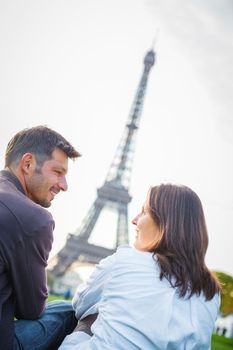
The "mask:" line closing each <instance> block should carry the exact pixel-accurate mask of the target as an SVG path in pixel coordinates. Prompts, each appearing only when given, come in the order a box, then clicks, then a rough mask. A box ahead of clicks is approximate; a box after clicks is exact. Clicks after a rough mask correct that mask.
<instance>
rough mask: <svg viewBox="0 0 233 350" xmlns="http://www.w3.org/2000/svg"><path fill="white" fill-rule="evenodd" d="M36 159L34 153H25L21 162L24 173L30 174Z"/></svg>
mask: <svg viewBox="0 0 233 350" xmlns="http://www.w3.org/2000/svg"><path fill="white" fill-rule="evenodd" d="M34 163H35V158H34V156H33V155H32V153H25V154H24V155H23V156H22V158H21V160H20V167H21V169H22V171H23V172H24V173H26V174H29V173H30V172H31V171H32V169H33V168H34Z"/></svg>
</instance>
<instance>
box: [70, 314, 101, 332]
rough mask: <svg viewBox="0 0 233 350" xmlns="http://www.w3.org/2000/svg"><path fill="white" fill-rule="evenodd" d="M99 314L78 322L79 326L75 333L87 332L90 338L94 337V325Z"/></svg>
mask: <svg viewBox="0 0 233 350" xmlns="http://www.w3.org/2000/svg"><path fill="white" fill-rule="evenodd" d="M97 316H98V314H93V315H89V316H87V317H85V318H83V319H82V320H80V321H79V322H78V325H77V326H76V328H75V329H74V332H79V331H81V332H85V333H87V334H89V335H90V336H92V335H93V333H92V331H91V326H92V323H93V322H95V320H96V319H97Z"/></svg>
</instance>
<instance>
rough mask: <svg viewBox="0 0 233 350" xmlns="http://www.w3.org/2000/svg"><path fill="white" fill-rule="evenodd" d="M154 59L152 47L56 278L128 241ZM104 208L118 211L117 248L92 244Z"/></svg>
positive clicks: (61, 255)
mask: <svg viewBox="0 0 233 350" xmlns="http://www.w3.org/2000/svg"><path fill="white" fill-rule="evenodd" d="M154 62H155V52H154V50H153V48H152V49H151V50H149V51H148V52H147V54H146V55H145V58H144V69H143V72H142V76H141V79H140V82H139V85H138V89H137V91H136V95H135V98H134V101H133V104H132V107H131V110H130V113H129V117H128V120H127V123H126V126H125V129H124V132H123V136H122V138H121V140H120V143H119V145H118V147H117V149H116V152H115V155H114V158H113V161H112V164H111V166H110V168H109V171H108V173H107V176H106V179H105V181H104V184H103V186H102V187H100V188H98V189H97V197H96V199H95V201H94V203H93V204H92V206H91V208H90V210H89V211H88V213H87V215H86V217H85V218H84V220H83V221H82V223H81V226H80V227H79V228H78V230H77V231H76V232H75V233H73V234H68V236H67V241H66V244H65V246H64V248H62V249H61V250H60V252H59V253H58V254H57V255H56V256H55V257H54V259H53V260H55V261H56V263H55V264H54V267H53V269H52V271H51V272H52V274H53V275H54V276H56V277H58V276H61V275H63V274H64V273H65V272H66V271H67V270H68V268H70V266H71V265H72V264H73V263H75V262H77V261H79V262H85V263H90V264H96V263H98V262H99V261H100V260H101V259H102V258H105V257H107V256H108V255H110V254H112V253H114V252H115V250H116V248H117V247H118V246H119V245H121V244H127V243H129V237H128V204H129V202H130V201H131V199H132V198H131V196H130V194H129V185H130V177H131V173H132V162H133V155H134V151H135V136H136V133H137V130H138V128H139V122H140V117H141V113H142V107H143V101H144V97H145V92H146V87H147V81H148V76H149V73H150V69H151V67H152V66H153V65H154ZM104 208H105V209H106V208H108V209H113V208H114V210H116V212H117V213H118V218H117V229H116V242H115V247H114V249H109V248H105V247H102V246H97V245H95V244H91V243H89V239H90V236H91V234H92V231H93V229H94V227H95V225H96V222H97V220H98V218H99V216H100V213H101V211H102V210H103V209H104Z"/></svg>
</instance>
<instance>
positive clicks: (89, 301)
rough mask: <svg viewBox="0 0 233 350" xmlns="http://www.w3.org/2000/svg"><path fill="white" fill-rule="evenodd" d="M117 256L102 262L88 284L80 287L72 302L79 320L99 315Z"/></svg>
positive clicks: (111, 256) (114, 255)
mask: <svg viewBox="0 0 233 350" xmlns="http://www.w3.org/2000/svg"><path fill="white" fill-rule="evenodd" d="M115 259H116V254H113V255H110V256H109V257H107V258H105V259H103V260H101V262H100V263H99V264H98V265H97V266H96V268H95V270H94V272H93V273H92V275H91V276H90V278H89V280H88V281H87V282H86V283H83V284H81V285H80V286H78V288H77V290H76V292H75V295H74V297H73V300H72V305H73V308H74V310H75V315H76V318H77V319H82V318H84V317H86V316H88V315H91V314H94V313H98V308H99V302H100V300H101V297H102V292H103V288H104V285H105V284H106V283H107V281H108V279H109V278H110V276H111V268H112V265H113V264H114V263H115Z"/></svg>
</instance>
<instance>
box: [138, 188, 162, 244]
mask: <svg viewBox="0 0 233 350" xmlns="http://www.w3.org/2000/svg"><path fill="white" fill-rule="evenodd" d="M149 196H150V194H148V196H147V199H146V202H145V204H144V205H143V207H142V210H141V212H140V213H139V214H138V215H137V216H136V217H135V218H134V219H133V220H132V224H134V225H135V226H136V238H135V242H134V247H135V248H136V249H138V250H141V251H153V249H154V246H155V244H156V243H157V241H158V238H159V227H158V226H157V225H156V223H155V221H154V220H153V218H152V216H151V214H150V211H149Z"/></svg>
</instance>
